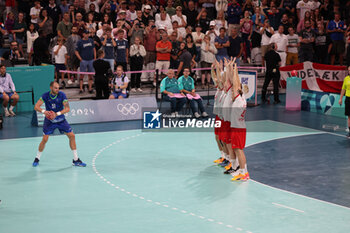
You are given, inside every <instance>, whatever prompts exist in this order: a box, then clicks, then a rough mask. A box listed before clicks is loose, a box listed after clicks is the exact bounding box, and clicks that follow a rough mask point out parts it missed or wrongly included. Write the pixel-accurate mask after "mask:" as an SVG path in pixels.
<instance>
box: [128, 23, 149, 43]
mask: <svg viewBox="0 0 350 233" xmlns="http://www.w3.org/2000/svg"><path fill="white" fill-rule="evenodd" d="M144 31H145V30H144V24H143V23H142V22H139V21H138V20H135V21H134V23H133V25H132V27H131V29H130V31H129V33H128V36H129V37H130V44H134V42H135V38H136V37H138V38H140V40H141V41H143V35H144Z"/></svg>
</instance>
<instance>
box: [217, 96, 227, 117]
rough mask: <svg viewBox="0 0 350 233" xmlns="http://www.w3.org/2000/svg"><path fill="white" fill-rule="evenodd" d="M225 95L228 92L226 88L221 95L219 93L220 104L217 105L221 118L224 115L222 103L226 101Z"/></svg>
mask: <svg viewBox="0 0 350 233" xmlns="http://www.w3.org/2000/svg"><path fill="white" fill-rule="evenodd" d="M225 96H226V93H225V91H224V90H222V91H221V95H218V99H219V100H218V105H217V115H218V117H219V118H220V119H222V118H223V116H222V105H223V103H224V100H225Z"/></svg>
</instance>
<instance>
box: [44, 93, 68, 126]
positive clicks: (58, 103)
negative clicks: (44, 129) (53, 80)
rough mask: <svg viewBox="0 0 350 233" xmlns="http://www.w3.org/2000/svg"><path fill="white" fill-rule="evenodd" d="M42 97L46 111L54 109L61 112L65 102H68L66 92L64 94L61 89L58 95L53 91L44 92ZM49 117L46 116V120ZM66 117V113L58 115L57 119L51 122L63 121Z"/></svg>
mask: <svg viewBox="0 0 350 233" xmlns="http://www.w3.org/2000/svg"><path fill="white" fill-rule="evenodd" d="M40 99H41V100H42V101H43V102H44V103H45V108H46V111H54V112H59V111H62V110H63V109H64V106H63V103H64V102H67V101H68V100H67V97H66V94H64V93H63V92H62V91H59V92H58V94H57V95H52V94H51V92H50V91H49V92H46V93H44V94H43V95H42V96H41V97H40ZM46 119H47V118H45V120H46ZM64 120H65V117H64V115H63V114H62V115H60V116H57V117H56V118H55V119H53V120H51V122H53V123H56V122H61V121H64Z"/></svg>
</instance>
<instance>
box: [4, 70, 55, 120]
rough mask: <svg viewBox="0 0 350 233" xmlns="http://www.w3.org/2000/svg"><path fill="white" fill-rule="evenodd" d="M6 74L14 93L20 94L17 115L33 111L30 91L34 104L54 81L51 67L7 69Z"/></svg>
mask: <svg viewBox="0 0 350 233" xmlns="http://www.w3.org/2000/svg"><path fill="white" fill-rule="evenodd" d="M6 72H7V73H9V74H11V76H12V80H13V82H14V84H15V86H16V91H18V92H20V93H19V102H18V104H17V113H19V112H29V111H33V108H34V105H33V103H32V93H31V90H33V92H34V103H36V101H37V100H38V99H39V98H40V96H41V95H42V94H43V93H44V92H46V91H48V90H49V86H50V82H52V81H53V80H54V66H52V65H46V66H26V67H8V68H6ZM27 91H28V92H27ZM21 92H24V93H21Z"/></svg>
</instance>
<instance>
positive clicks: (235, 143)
mask: <svg viewBox="0 0 350 233" xmlns="http://www.w3.org/2000/svg"><path fill="white" fill-rule="evenodd" d="M246 135H247V129H246V128H231V135H230V136H231V137H230V142H229V143H231V145H232V149H237V148H238V149H241V150H243V149H244V147H245V141H246Z"/></svg>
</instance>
